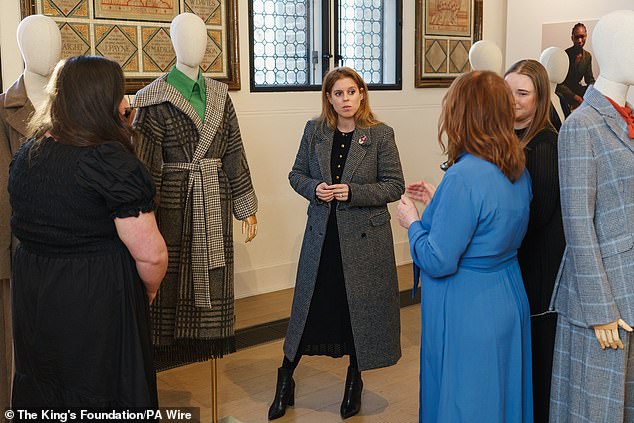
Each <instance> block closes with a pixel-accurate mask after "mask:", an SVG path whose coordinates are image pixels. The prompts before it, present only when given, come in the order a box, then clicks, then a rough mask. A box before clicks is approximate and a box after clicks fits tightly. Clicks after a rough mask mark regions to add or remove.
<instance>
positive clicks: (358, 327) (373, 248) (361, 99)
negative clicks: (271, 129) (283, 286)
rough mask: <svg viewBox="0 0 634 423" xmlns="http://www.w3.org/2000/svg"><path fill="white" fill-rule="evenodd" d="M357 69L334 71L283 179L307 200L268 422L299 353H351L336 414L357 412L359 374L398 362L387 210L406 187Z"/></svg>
mask: <svg viewBox="0 0 634 423" xmlns="http://www.w3.org/2000/svg"><path fill="white" fill-rule="evenodd" d="M368 101H369V98H368V91H367V86H366V84H365V82H364V81H363V79H362V78H361V77H360V76H359V74H357V73H356V72H355V71H354V70H352V69H350V68H347V67H341V68H336V69H333V70H332V71H331V72H330V73H328V75H326V77H325V78H324V83H323V86H322V114H321V116H320V117H319V118H318V119H316V120H311V121H309V122H308V123H307V124H306V128H305V130H304V135H303V137H302V141H301V143H300V147H299V151H298V153H297V157H296V159H295V164H294V165H293V169H292V170H291V172H290V174H289V181H290V184H291V186H292V187H293V189H294V190H295V191H296V192H297V193H298V194H300V195H301V196H303V197H304V198H306V199H307V200H308V201H309V204H308V221H307V223H306V230H305V232H304V239H303V242H302V250H301V254H300V258H299V263H298V269H297V281H296V284H295V294H294V298H293V307H292V310H291V317H290V322H289V327H288V330H287V333H286V339H285V343H284V355H285V357H284V361H283V363H282V367H280V368H279V369H278V379H277V388H276V392H275V399H274V400H273V404H272V405H271V407H270V409H269V415H268V416H269V419H271V420H272V419H276V418H278V417H281V416H283V415H284V413H285V410H286V406H287V405H293V403H294V387H295V382H294V381H293V378H292V375H293V370H294V369H295V367H296V366H297V364H298V362H299V360H300V358H301V356H302V355H304V354H307V355H326V356H330V357H342V356H344V355H348V356H350V366H349V367H348V373H347V376H346V385H345V388H344V395H343V401H342V403H341V408H340V413H341V416H342V417H343V418H344V419H345V418H347V417H350V416H353V415H355V414H357V413H358V412H359V410H360V407H361V391H362V388H363V382H362V380H361V371H363V370H369V369H375V368H380V367H386V366H391V365H393V364H394V363H396V361H397V360H398V359H399V357H400V354H401V350H400V315H399V296H398V283H397V277H396V263H395V260H394V245H393V240H392V231H391V227H390V214H389V212H388V210H387V204H388V203H389V202H392V201H396V200H398V199H399V198H400V196H401V194H402V193H403V191H404V182H403V173H402V170H401V164H400V160H399V155H398V150H397V148H396V143H395V141H394V131H393V130H392V128H390V127H389V126H387V125H385V124H383V123H380V122H378V121H377V120H376V118H375V117H374V114H373V113H372V110H371V109H370V106H369V104H368Z"/></svg>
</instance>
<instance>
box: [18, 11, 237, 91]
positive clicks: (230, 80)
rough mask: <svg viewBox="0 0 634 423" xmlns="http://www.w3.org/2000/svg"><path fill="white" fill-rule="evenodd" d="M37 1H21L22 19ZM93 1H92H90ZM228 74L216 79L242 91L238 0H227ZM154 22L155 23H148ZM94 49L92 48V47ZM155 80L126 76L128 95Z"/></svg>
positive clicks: (32, 13) (230, 87) (30, 13)
mask: <svg viewBox="0 0 634 423" xmlns="http://www.w3.org/2000/svg"><path fill="white" fill-rule="evenodd" d="M36 1H37V0H20V11H21V16H22V19H24V18H25V17H27V16H29V15H34V14H35V13H36ZM88 1H92V0H88ZM226 2H227V3H226V4H227V13H226V28H227V74H228V76H227V77H226V78H214V79H216V80H218V81H220V82H224V83H226V84H227V85H229V89H230V90H232V91H238V90H240V51H239V46H238V0H226ZM147 22H153V21H147ZM91 47H92V46H91ZM154 79H155V78H147V77H128V76H126V94H135V93H136V92H137V91H138V90H140V89H141V88H143V87H145V86H146V85H148V84H149V83H150V82H152V81H153V80H154Z"/></svg>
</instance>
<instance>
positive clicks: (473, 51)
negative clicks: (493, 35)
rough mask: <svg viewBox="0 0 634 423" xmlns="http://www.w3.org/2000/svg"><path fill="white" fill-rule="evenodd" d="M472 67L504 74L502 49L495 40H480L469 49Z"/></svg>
mask: <svg viewBox="0 0 634 423" xmlns="http://www.w3.org/2000/svg"><path fill="white" fill-rule="evenodd" d="M469 63H471V69H473V70H481V71H485V70H488V71H492V72H495V73H497V74H498V75H502V51H501V50H500V48H499V47H498V46H497V44H495V43H494V42H493V41H489V40H480V41H478V42H476V43H475V44H473V45H472V46H471V48H470V49H469Z"/></svg>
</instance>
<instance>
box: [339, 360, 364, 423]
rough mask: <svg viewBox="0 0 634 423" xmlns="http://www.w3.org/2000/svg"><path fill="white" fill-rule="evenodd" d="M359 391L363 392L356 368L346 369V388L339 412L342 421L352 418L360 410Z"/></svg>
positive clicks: (359, 375)
mask: <svg viewBox="0 0 634 423" xmlns="http://www.w3.org/2000/svg"><path fill="white" fill-rule="evenodd" d="M361 391H363V381H362V380H361V372H360V371H359V369H357V368H356V367H348V375H347V376H346V387H345V390H344V393H343V401H342V402H341V410H340V412H341V417H342V418H343V419H347V418H348V417H352V416H354V415H355V414H357V413H358V412H359V410H361Z"/></svg>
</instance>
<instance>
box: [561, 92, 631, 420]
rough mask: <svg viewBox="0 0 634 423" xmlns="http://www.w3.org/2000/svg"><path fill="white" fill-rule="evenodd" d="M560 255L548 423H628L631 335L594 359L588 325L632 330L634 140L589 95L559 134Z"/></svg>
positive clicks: (608, 108)
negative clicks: (562, 240)
mask: <svg viewBox="0 0 634 423" xmlns="http://www.w3.org/2000/svg"><path fill="white" fill-rule="evenodd" d="M558 143H559V175H560V176H559V178H560V179H559V183H560V188H561V209H562V216H563V222H564V232H565V235H566V243H567V247H566V251H565V252H564V258H563V261H562V265H561V268H560V275H559V278H558V281H557V284H556V286H555V295H554V297H553V301H554V306H555V310H556V311H557V312H558V313H559V319H558V324H557V335H556V341H555V356H554V364H553V378H552V387H551V402H550V421H551V422H552V423H573V422H574V423H576V422H584V423H585V422H596V423H611V422H614V423H616V422H619V423H621V422H632V421H634V348H633V345H632V335H631V334H627V333H626V332H625V331H624V330H619V334H620V337H621V339H622V340H623V344H624V345H625V349H624V350H612V349H606V350H605V351H603V350H601V347H600V346H599V343H598V341H597V340H596V337H595V335H594V330H593V329H592V326H595V325H599V324H605V323H610V322H613V321H615V320H617V319H623V320H624V321H625V322H626V323H628V324H629V325H634V248H633V246H634V140H632V139H629V137H628V134H627V125H626V123H625V120H624V119H623V118H622V117H621V116H620V115H619V114H618V112H617V111H616V109H615V108H614V107H612V105H611V104H610V103H609V101H608V100H607V99H606V98H605V97H604V96H603V95H602V94H601V93H600V92H599V91H597V90H596V89H594V86H590V87H589V88H588V90H587V92H586V94H585V96H584V102H583V104H582V105H581V106H580V107H579V109H577V110H575V112H574V113H573V114H571V115H570V117H569V118H568V119H567V120H566V121H565V122H564V125H563V126H562V128H561V132H560V133H559V141H558Z"/></svg>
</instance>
